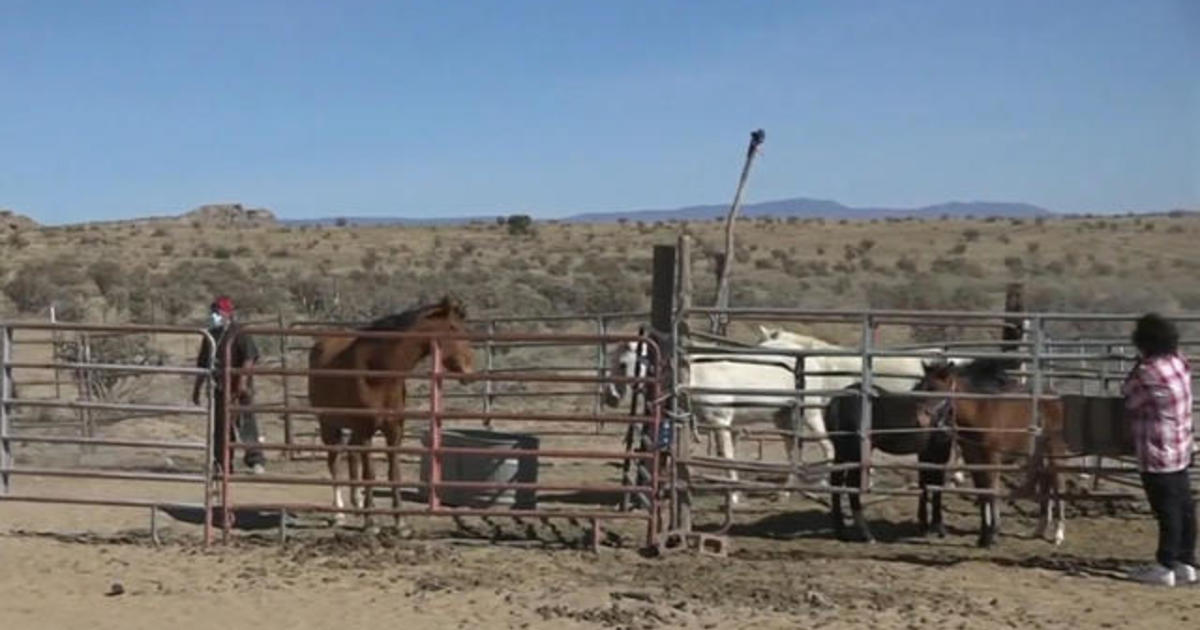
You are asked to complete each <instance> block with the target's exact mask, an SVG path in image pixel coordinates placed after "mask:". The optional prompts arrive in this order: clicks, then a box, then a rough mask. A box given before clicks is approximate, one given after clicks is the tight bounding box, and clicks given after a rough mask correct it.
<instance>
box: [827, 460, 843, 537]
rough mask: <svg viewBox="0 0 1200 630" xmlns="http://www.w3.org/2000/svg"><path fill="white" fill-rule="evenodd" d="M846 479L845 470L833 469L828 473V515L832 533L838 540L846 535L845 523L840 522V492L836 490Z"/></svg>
mask: <svg viewBox="0 0 1200 630" xmlns="http://www.w3.org/2000/svg"><path fill="white" fill-rule="evenodd" d="M845 479H846V471H844V470H833V471H830V473H829V491H830V492H829V517H830V519H831V520H832V521H833V535H834V536H836V537H837V538H838V540H844V539H845V537H846V529H845V524H844V523H843V522H842V493H840V492H837V490H838V489H839V488H841V487H842V486H843V485H845V484H844V481H845Z"/></svg>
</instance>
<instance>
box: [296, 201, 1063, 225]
mask: <svg viewBox="0 0 1200 630" xmlns="http://www.w3.org/2000/svg"><path fill="white" fill-rule="evenodd" d="M728 212H729V204H711V205H703V206H686V207H683V208H674V209H663V210H626V211H617V212H587V213H582V214H574V215H571V216H567V217H561V218H556V219H553V220H557V221H560V222H563V223H613V222H617V221H621V220H626V221H670V220H672V219H675V220H689V221H695V220H704V219H714V218H717V217H724V216H725V214H726V213H728ZM507 214H520V212H511V213H507ZM741 214H742V216H747V217H764V216H771V217H784V218H786V217H799V218H805V219H809V218H825V219H884V218H889V217H896V218H903V217H914V218H933V219H936V218H939V217H942V216H950V217H967V216H974V217H979V218H982V217H1005V218H1030V217H1039V216H1053V215H1054V213H1053V212H1051V211H1050V210H1047V209H1045V208H1041V207H1038V206H1035V205H1031V204H1027V203H1010V202H997V201H968V202H961V201H952V202H949V203H940V204H936V205H932V206H923V207H920V208H852V207H850V206H845V205H842V204H840V203H838V202H836V201H830V200H826V199H808V198H805V197H795V198H792V199H780V200H777V201H764V202H761V203H751V204H745V205H743V206H742V211H741ZM497 216H500V215H488V216H468V217H444V218H417V217H355V216H345V217H325V218H320V219H280V221H281V222H282V223H286V224H289V225H336V224H338V223H339V222H342V223H348V224H353V225H457V224H463V223H470V222H472V221H485V222H492V221H495V220H496V217H497ZM534 219H535V220H539V218H538V217H534Z"/></svg>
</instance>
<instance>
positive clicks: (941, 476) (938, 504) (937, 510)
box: [926, 436, 963, 538]
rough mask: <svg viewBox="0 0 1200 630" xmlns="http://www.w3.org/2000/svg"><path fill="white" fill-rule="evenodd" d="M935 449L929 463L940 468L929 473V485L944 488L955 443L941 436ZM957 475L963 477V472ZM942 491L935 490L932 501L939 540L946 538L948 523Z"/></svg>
mask: <svg viewBox="0 0 1200 630" xmlns="http://www.w3.org/2000/svg"><path fill="white" fill-rule="evenodd" d="M938 440H939V441H938V442H937V444H936V445H935V447H934V451H933V452H932V454H931V455H932V456H931V457H930V458H929V459H930V461H929V463H933V464H937V465H938V468H936V469H934V470H930V471H927V472H928V473H929V474H928V475H927V476H926V481H927V485H932V486H938V487H942V486H945V485H946V468H945V467H946V466H947V465H949V464H950V463H951V461H952V460H951V459H950V458H951V457H952V456H953V455H954V442H953V441H952V440H951V439H950V437H949V436H940V437H939V438H938ZM955 474H956V475H959V476H962V474H963V473H962V471H961V470H959V471H955ZM942 497H943V494H942V491H941V490H934V491H933V493H932V496H931V497H930V499H931V500H932V502H933V506H932V507H933V519H932V520H933V522H932V523H931V527H932V530H933V533H934V534H937V536H938V538H945V537H946V522H945V520H944V519H943V517H942Z"/></svg>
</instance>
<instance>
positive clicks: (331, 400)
mask: <svg viewBox="0 0 1200 630" xmlns="http://www.w3.org/2000/svg"><path fill="white" fill-rule="evenodd" d="M353 343H354V337H350V336H345V337H342V336H338V337H319V338H318V339H317V340H316V341H315V342H314V343H313V345H312V348H310V349H309V351H308V367H309V369H310V370H321V369H326V370H329V369H335V370H336V369H342V370H345V369H353V368H354V367H355V366H354V365H352V364H351V362H350V361H349V359H350V356H351V353H349V352H347V350H349V348H350V346H351V345H352V344H353ZM308 399H309V402H310V403H311V404H312V406H314V407H348V406H358V405H357V404H355V403H356V401H357V389H356V388H355V385H354V377H348V376H329V375H323V374H312V373H310V374H309V375H308Z"/></svg>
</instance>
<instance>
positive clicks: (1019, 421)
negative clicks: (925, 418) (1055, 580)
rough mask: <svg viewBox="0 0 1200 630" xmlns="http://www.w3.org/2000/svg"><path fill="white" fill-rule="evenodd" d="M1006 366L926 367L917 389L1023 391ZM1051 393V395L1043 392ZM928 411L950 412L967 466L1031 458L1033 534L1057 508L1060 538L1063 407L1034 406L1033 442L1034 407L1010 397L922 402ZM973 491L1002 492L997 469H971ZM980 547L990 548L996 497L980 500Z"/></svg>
mask: <svg viewBox="0 0 1200 630" xmlns="http://www.w3.org/2000/svg"><path fill="white" fill-rule="evenodd" d="M1004 366H1005V362H1003V361H994V360H977V361H973V362H971V363H968V364H966V365H962V366H953V365H949V364H932V365H930V364H927V365H926V366H925V376H924V378H923V379H922V380H921V382H920V383H918V385H917V387H916V389H918V390H924V391H940V392H964V393H993V394H996V393H1012V392H1018V391H1024V389H1023V388H1021V387H1019V386H1018V385H1016V384H1015V383H1014V382H1013V381H1012V379H1009V378H1008V377H1007V374H1006V373H1005V371H1004ZM1044 393H1045V394H1046V395H1053V394H1052V393H1051V392H1044ZM925 405H926V406H927V409H929V411H930V413H942V412H945V413H948V414H949V415H950V418H951V421H952V424H953V426H954V427H955V430H956V433H957V440H958V446H959V449H960V450H961V452H962V456H963V460H964V461H965V462H966V463H967V464H975V465H987V466H999V465H1001V464H1003V463H1008V462H1012V461H1022V460H1026V459H1028V460H1029V464H1028V469H1027V470H1028V476H1027V477H1026V480H1025V483H1024V484H1023V485H1022V488H1021V491H1020V492H1024V491H1027V490H1032V491H1034V493H1035V495H1036V497H1037V499H1038V503H1039V507H1040V519H1039V523H1038V529H1037V533H1036V536H1037V537H1039V538H1041V537H1043V536H1045V534H1046V530H1047V528H1048V526H1049V524H1050V520H1051V519H1052V518H1053V517H1054V512H1055V510H1056V509H1057V523H1056V527H1055V531H1054V544H1056V545H1058V544H1061V543H1062V541H1063V536H1064V520H1065V514H1064V511H1063V502H1062V498H1061V490H1060V487H1059V478H1058V470H1057V462H1058V460H1060V459H1062V458H1063V457H1065V456H1067V445H1066V441H1065V439H1064V437H1063V422H1064V413H1063V404H1062V401H1061V400H1058V399H1049V400H1040V401H1039V402H1038V415H1039V416H1040V418H1041V421H1042V431H1041V439H1038V440H1036V441H1035V440H1033V439H1032V436H1033V434H1032V433H1031V432H1030V431H1029V428H1030V427H1031V418H1032V411H1033V404H1032V402H1031V401H1029V400H1020V399H1014V398H947V399H945V400H940V401H939V400H937V399H932V400H930V401H928V402H926V403H925ZM971 476H972V478H973V479H974V482H975V487H976V488H978V489H981V490H989V491H991V492H993V493H995V492H998V491H999V489H1000V471H998V470H973V471H971ZM979 504H980V520H981V526H980V532H979V546H981V547H987V546H990V545H992V544H993V543H994V542H995V539H996V531H997V518H996V496H995V494H992V495H990V496H980V497H979Z"/></svg>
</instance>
